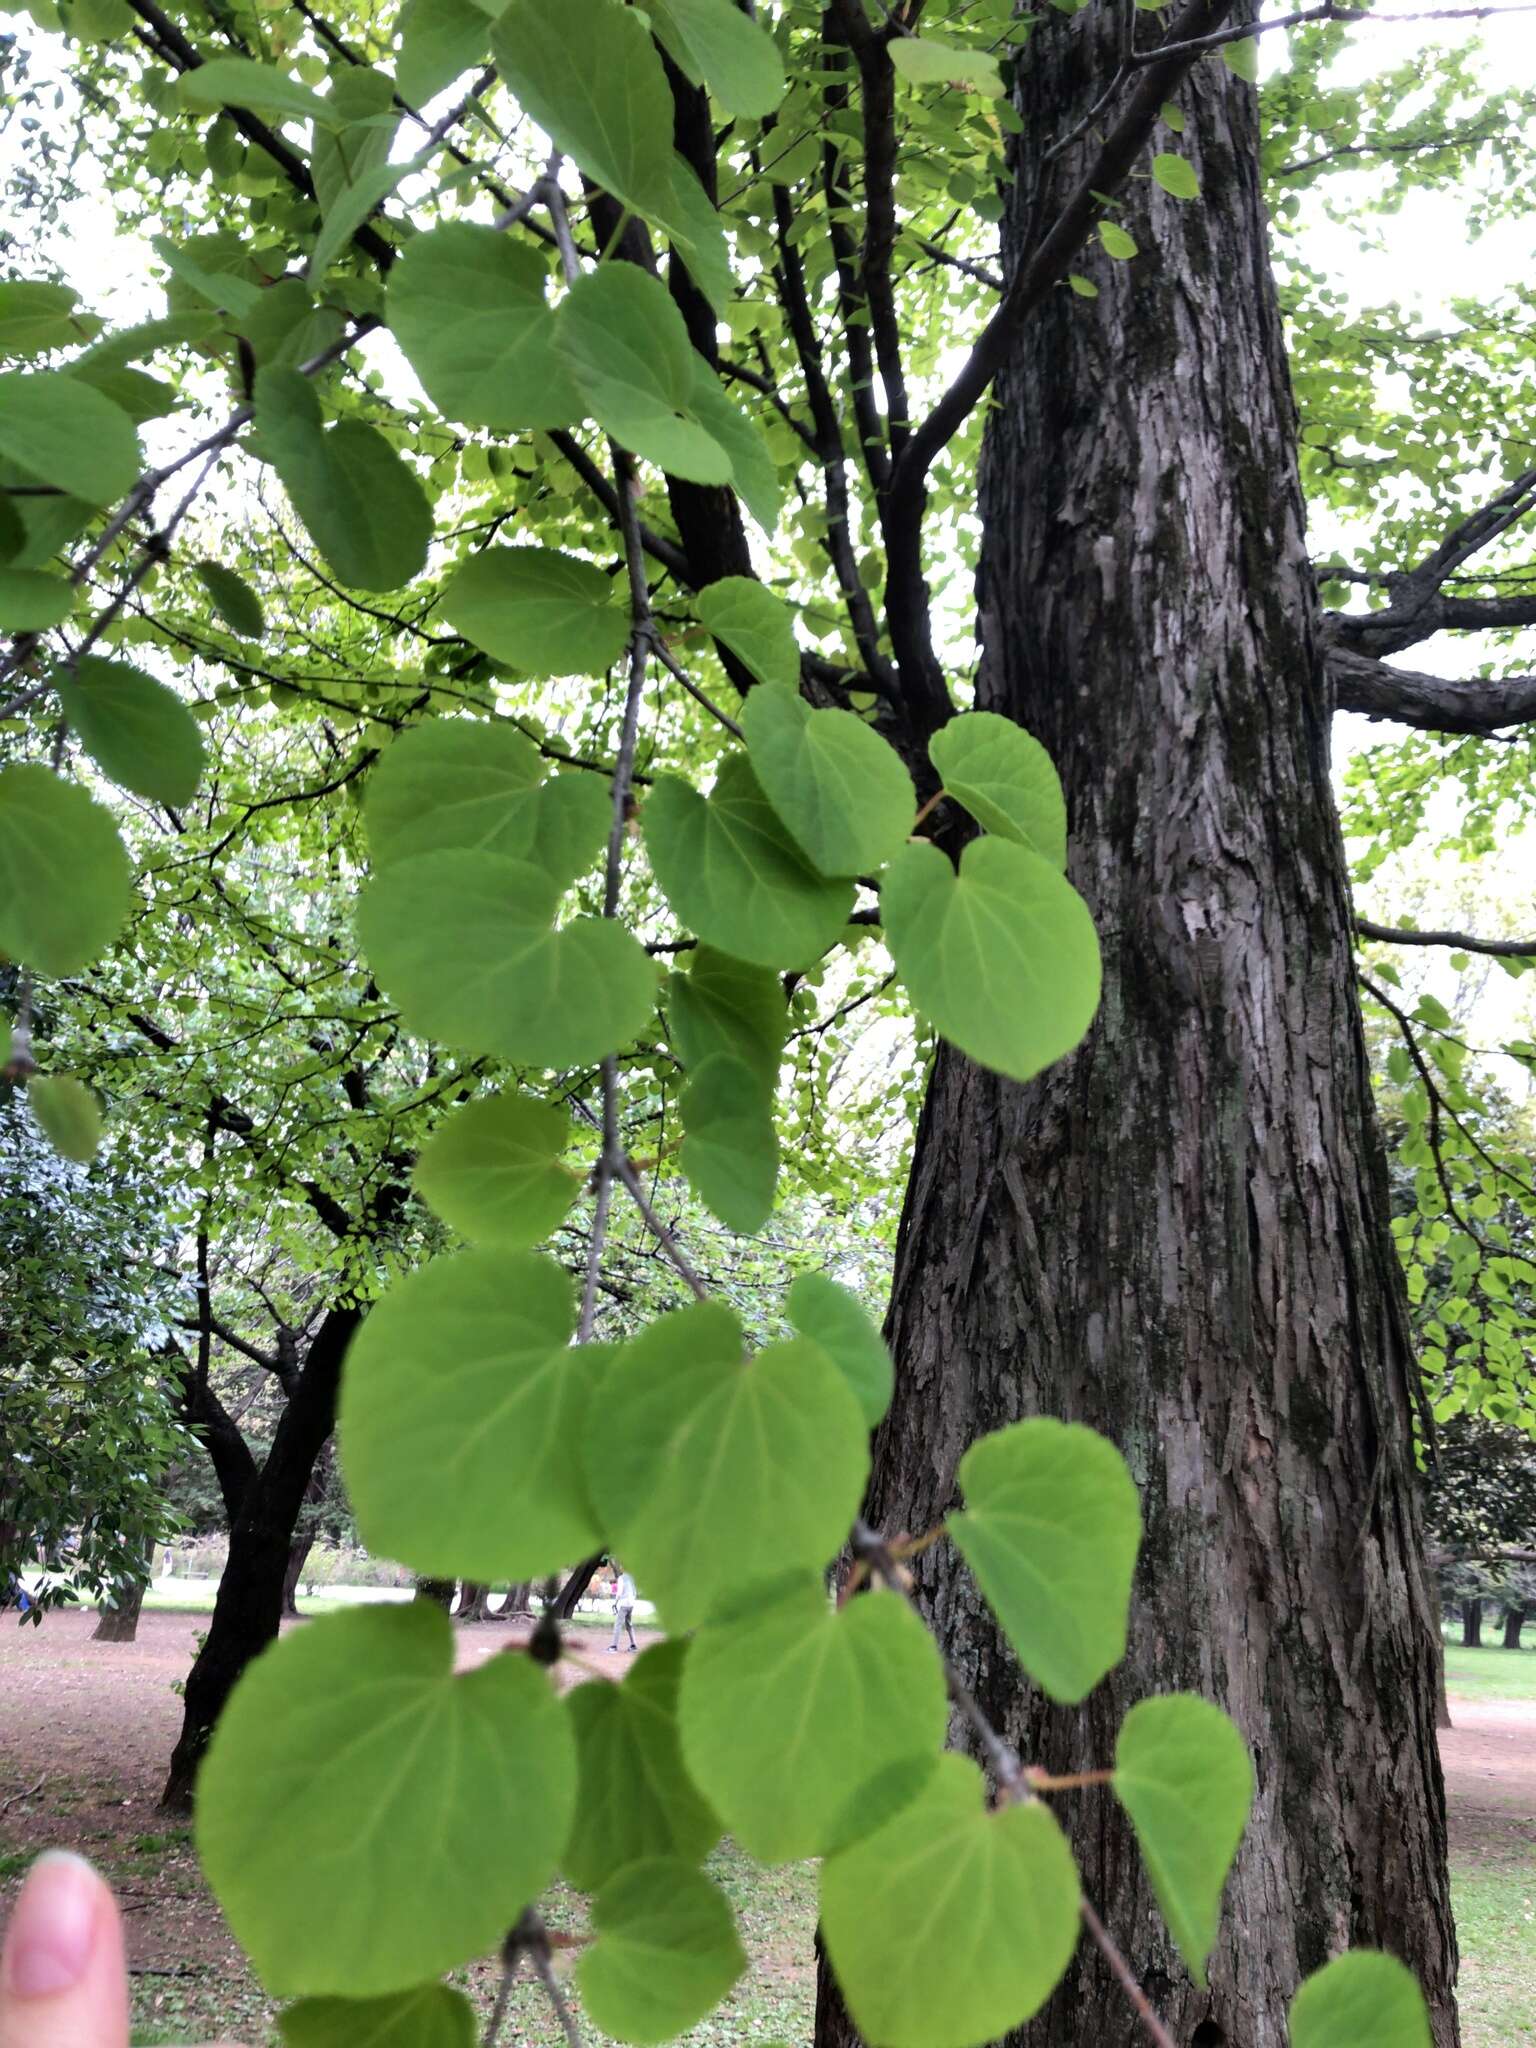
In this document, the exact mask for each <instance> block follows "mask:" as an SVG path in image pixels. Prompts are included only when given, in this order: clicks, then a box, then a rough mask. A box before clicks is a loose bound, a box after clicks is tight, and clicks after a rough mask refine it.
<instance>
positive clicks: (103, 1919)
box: [0, 1849, 128, 2048]
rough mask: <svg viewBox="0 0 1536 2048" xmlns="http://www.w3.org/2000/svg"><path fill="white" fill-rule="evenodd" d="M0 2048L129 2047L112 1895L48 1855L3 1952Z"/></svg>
mask: <svg viewBox="0 0 1536 2048" xmlns="http://www.w3.org/2000/svg"><path fill="white" fill-rule="evenodd" d="M0 2048H128V1973H127V1969H126V1966H125V1963H124V1959H123V1929H122V1923H121V1921H120V1920H119V1919H118V1917H117V1906H116V1904H115V1903H114V1901H113V1898H112V1894H111V1892H110V1891H109V1890H108V1889H107V1887H106V1885H105V1884H104V1883H103V1882H102V1880H101V1879H100V1878H99V1877H98V1876H97V1875H96V1873H95V1871H94V1870H92V1868H91V1866H90V1865H89V1864H88V1863H86V1862H85V1861H84V1860H83V1859H82V1858H81V1857H79V1856H71V1855H67V1854H66V1853H64V1852H63V1851H62V1850H57V1849H50V1850H49V1851H48V1852H47V1854H46V1855H43V1856H39V1857H38V1859H37V1861H36V1862H35V1863H34V1864H33V1866H32V1868H31V1869H30V1870H29V1871H28V1873H27V1880H26V1883H25V1884H24V1885H23V1886H22V1888H21V1896H20V1897H19V1898H18V1899H17V1901H16V1908H15V1911H14V1912H13V1913H12V1915H11V1923H10V1926H9V1927H8V1928H7V1930H6V1936H5V1948H4V1951H3V1953H0Z"/></svg>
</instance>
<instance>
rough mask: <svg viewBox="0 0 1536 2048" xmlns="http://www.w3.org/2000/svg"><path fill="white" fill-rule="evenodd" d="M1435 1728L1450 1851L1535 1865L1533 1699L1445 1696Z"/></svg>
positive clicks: (1535, 1727) (1473, 1858) (1467, 1856)
mask: <svg viewBox="0 0 1536 2048" xmlns="http://www.w3.org/2000/svg"><path fill="white" fill-rule="evenodd" d="M1451 1719H1452V1720H1453V1721H1454V1722H1455V1724H1456V1725H1455V1726H1454V1727H1453V1728H1447V1729H1443V1730H1442V1731H1441V1735H1440V1761H1441V1763H1442V1764H1443V1765H1444V1767H1445V1791H1446V1800H1447V1804H1448V1805H1449V1808H1450V1816H1451V1851H1452V1854H1453V1855H1456V1856H1458V1857H1461V1858H1464V1859H1465V1860H1466V1861H1468V1862H1473V1863H1481V1862H1504V1861H1513V1860H1515V1859H1516V1858H1517V1857H1520V1856H1525V1857H1528V1858H1529V1859H1530V1861H1531V1863H1532V1866H1533V1867H1536V1700H1470V1699H1458V1698H1457V1697H1456V1696H1455V1695H1454V1694H1453V1695H1452V1697H1451Z"/></svg>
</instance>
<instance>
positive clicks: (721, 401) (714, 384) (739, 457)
mask: <svg viewBox="0 0 1536 2048" xmlns="http://www.w3.org/2000/svg"><path fill="white" fill-rule="evenodd" d="M684 172H685V173H686V175H687V177H688V178H689V179H690V180H692V182H693V188H694V189H697V184H698V181H697V179H694V178H693V173H692V172H691V171H688V170H687V166H686V165H685V166H684ZM689 410H690V411H691V412H692V414H693V417H694V418H695V419H696V420H698V421H699V423H700V424H701V426H703V428H704V429H705V431H706V432H707V433H708V435H709V437H710V439H711V440H712V441H717V442H718V443H719V444H720V446H721V447H722V448H723V449H724V450H725V452H726V454H727V455H728V456H729V457H730V458H731V483H732V486H733V487H734V489H735V492H736V495H737V497H739V498H740V499H741V502H742V503H743V504H744V505H745V506H746V508H747V510H748V511H749V512H750V513H751V515H752V517H753V518H754V519H755V520H756V521H757V523H758V525H759V526H760V527H761V528H762V529H763V531H764V533H766V534H772V532H773V531H774V528H775V527H776V526H777V525H778V523H779V502H780V499H781V497H782V496H783V493H782V492H781V491H780V489H779V472H778V468H777V466H776V464H775V463H774V459H773V456H772V454H771V453H770V451H769V448H768V443H767V442H766V441H765V440H764V439H763V430H762V428H761V427H760V426H759V425H758V424H757V421H756V420H753V419H749V418H748V417H747V415H746V414H745V413H744V412H743V411H742V409H741V407H740V406H739V405H737V404H735V403H734V402H733V401H732V400H731V399H729V398H727V397H726V395H725V392H724V391H723V390H722V389H721V385H720V379H719V377H718V375H717V374H716V373H715V371H713V370H712V369H711V368H710V367H709V364H708V363H706V362H705V360H704V358H703V357H702V356H701V355H699V354H698V353H697V352H695V354H694V359H693V395H692V398H691V399H690V401H689Z"/></svg>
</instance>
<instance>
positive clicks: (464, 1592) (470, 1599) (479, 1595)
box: [459, 1579, 491, 1621]
mask: <svg viewBox="0 0 1536 2048" xmlns="http://www.w3.org/2000/svg"><path fill="white" fill-rule="evenodd" d="M490 1597H491V1589H490V1587H489V1586H481V1585H478V1584H477V1583H476V1582H475V1581H474V1580H473V1579H465V1580H464V1581H463V1583H462V1584H461V1585H460V1587H459V1619H460V1621H488V1620H489V1619H490V1613H489V1610H488V1608H487V1606H486V1602H487V1601H488V1600H489V1599H490Z"/></svg>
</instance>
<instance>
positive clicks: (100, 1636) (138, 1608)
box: [91, 1579, 149, 1643]
mask: <svg viewBox="0 0 1536 2048" xmlns="http://www.w3.org/2000/svg"><path fill="white" fill-rule="evenodd" d="M148 1583H149V1582H148V1580H147V1579H124V1580H120V1581H119V1583H118V1584H117V1585H116V1586H114V1587H113V1589H112V1601H111V1605H110V1606H108V1605H106V1604H105V1603H103V1605H102V1606H101V1607H100V1608H99V1609H98V1611H97V1615H96V1626H95V1627H94V1628H93V1629H92V1630H91V1641H92V1642H93V1643H132V1642H136V1641H137V1640H138V1634H139V1616H140V1614H141V1613H142V1612H143V1608H144V1589H145V1587H146V1586H147V1585H148Z"/></svg>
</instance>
